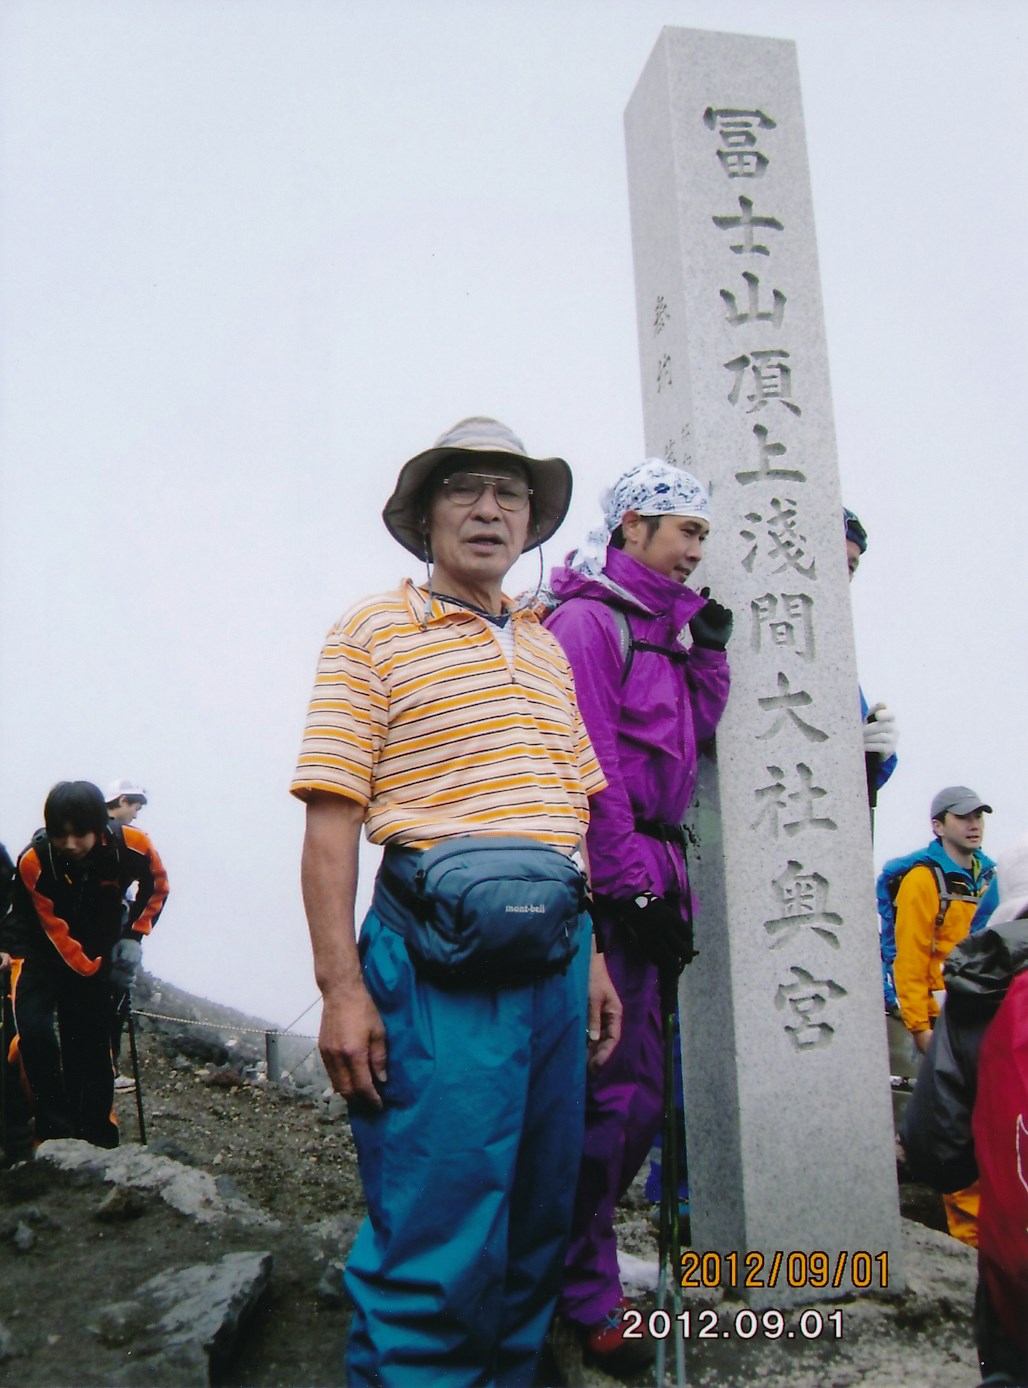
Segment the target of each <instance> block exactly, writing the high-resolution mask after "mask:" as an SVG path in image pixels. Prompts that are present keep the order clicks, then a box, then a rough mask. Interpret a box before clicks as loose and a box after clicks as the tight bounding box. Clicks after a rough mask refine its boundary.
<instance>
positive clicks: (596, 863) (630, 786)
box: [545, 547, 729, 898]
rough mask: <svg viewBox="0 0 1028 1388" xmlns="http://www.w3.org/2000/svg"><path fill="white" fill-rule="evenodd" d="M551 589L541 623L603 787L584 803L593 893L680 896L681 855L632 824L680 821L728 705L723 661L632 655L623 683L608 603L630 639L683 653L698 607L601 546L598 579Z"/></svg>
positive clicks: (567, 573) (669, 583) (571, 577)
mask: <svg viewBox="0 0 1028 1388" xmlns="http://www.w3.org/2000/svg"><path fill="white" fill-rule="evenodd" d="M550 587H551V589H552V591H553V593H554V595H555V597H557V599H558V600H559V602H560V606H559V607H557V608H556V609H555V610H554V611H553V612H552V613H551V614H550V615H549V616H548V617H547V618H546V623H545V624H546V626H547V627H549V629H550V630H551V631H552V632H553V634H554V636H556V638H557V640H558V641H559V642H560V644H561V646H562V647H563V648H564V651H565V653H566V655H567V657H568V660H569V661H570V663H571V668H572V670H573V672H574V676H575V691H576V694H577V697H578V706H579V708H580V709H581V712H582V717H583V719H584V720H585V726H586V728H587V729H588V732H589V737H590V739H591V741H592V744H593V747H594V748H595V750H596V755H597V757H598V758H599V760H600V765H601V766H602V767H603V774H604V775H605V776H606V778H607V788H606V790H602V791H600V793H599V794H598V795H594V796H593V797H592V798H591V799H590V801H589V809H590V821H589V834H588V838H587V845H588V849H589V861H590V866H591V870H592V882H593V887H594V889H595V890H596V891H597V892H599V893H602V894H605V895H607V896H614V897H622V898H624V897H628V896H631V895H633V894H634V893H636V892H639V891H652V892H654V893H656V894H657V895H660V894H661V893H663V892H665V891H667V890H669V889H675V888H677V889H679V890H681V891H684V889H685V873H684V869H683V864H682V855H681V849H679V848H678V847H671V846H669V845H667V844H665V843H663V842H661V841H660V840H659V839H655V838H652V837H651V836H649V835H647V834H641V833H638V832H637V831H636V829H635V821H636V819H646V820H657V821H659V822H660V823H663V824H681V823H682V821H683V820H684V818H685V814H686V810H687V809H688V807H689V804H690V802H691V800H692V797H693V792H694V790H695V788H696V774H697V769H696V747H697V743H700V742H703V741H704V740H705V739H707V738H709V737H710V736H711V735H712V734H713V732H714V729H715V728H716V727H717V724H718V720H719V719H720V717H721V714H722V713H723V712H724V707H725V704H726V702H727V700H728V685H729V675H728V659H727V657H726V656H725V654H724V652H723V651H708V650H701V649H699V648H697V647H694V648H693V649H692V650H691V651H690V652H689V658H688V660H687V661H686V662H684V663H683V662H680V661H676V660H670V659H668V658H667V657H666V656H664V655H661V654H659V653H657V652H653V651H642V650H636V651H635V652H634V653H633V656H632V661H631V668H630V670H629V674H628V678H627V680H624V682H622V676H623V673H624V670H625V663H626V660H625V655H624V653H623V648H622V632H621V630H620V629H619V626H618V622H617V619H616V618H615V617H614V615H613V613H612V612H611V611H610V607H609V604H614V605H616V606H618V607H620V608H621V609H622V610H623V611H624V612H625V614H626V616H627V618H628V623H629V627H630V629H631V632H632V637H633V640H635V641H647V642H653V644H655V645H659V646H664V647H668V648H670V649H672V650H684V649H685V647H684V646H682V645H681V644H680V643H679V641H678V636H679V633H680V632H682V631H683V630H684V629H685V627H686V625H687V623H688V622H689V621H690V620H691V619H692V618H693V617H694V616H695V615H696V613H697V612H699V610H700V609H701V608H702V607H703V605H704V602H705V601H706V600H705V599H704V598H701V597H700V595H699V594H698V593H696V592H694V591H693V590H692V589H691V588H687V587H685V586H683V585H682V584H681V583H679V582H678V581H677V580H676V579H672V578H666V577H665V576H664V575H663V574H659V573H656V572H655V571H654V570H653V569H649V568H647V567H646V565H645V564H640V563H639V561H638V560H636V559H633V558H631V556H630V555H627V554H625V553H624V551H623V550H619V549H612V548H610V547H608V549H607V558H606V561H605V563H604V571H603V576H602V577H600V578H591V577H589V576H588V575H585V574H581V573H576V572H575V571H574V570H572V569H568V568H566V567H563V568H560V569H555V570H554V572H553V576H552V578H551V580H550Z"/></svg>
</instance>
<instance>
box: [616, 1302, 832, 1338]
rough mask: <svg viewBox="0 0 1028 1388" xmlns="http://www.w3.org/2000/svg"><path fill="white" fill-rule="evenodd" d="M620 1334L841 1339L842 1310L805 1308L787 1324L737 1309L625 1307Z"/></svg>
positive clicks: (771, 1313) (775, 1315)
mask: <svg viewBox="0 0 1028 1388" xmlns="http://www.w3.org/2000/svg"><path fill="white" fill-rule="evenodd" d="M622 1325H623V1327H624V1329H623V1330H622V1335H623V1337H624V1338H625V1339H626V1340H641V1339H643V1337H644V1336H645V1335H647V1334H649V1335H650V1336H651V1337H652V1338H653V1339H654V1340H666V1339H668V1338H669V1336H672V1335H680V1336H681V1337H682V1339H683V1340H754V1339H761V1340H820V1339H825V1340H841V1339H842V1311H841V1310H838V1309H837V1310H834V1311H829V1312H827V1313H825V1312H823V1311H819V1310H817V1309H816V1307H812V1306H808V1307H807V1309H806V1310H805V1311H801V1312H800V1314H799V1316H798V1317H797V1319H796V1321H795V1322H794V1323H793V1322H790V1321H787V1320H786V1318H785V1315H784V1313H783V1312H781V1311H775V1310H767V1311H751V1310H750V1309H749V1307H747V1306H744V1307H742V1308H741V1309H740V1310H733V1311H728V1312H721V1313H719V1312H717V1311H714V1310H711V1309H709V1308H705V1309H704V1310H701V1311H679V1313H678V1314H677V1315H672V1314H671V1313H670V1312H669V1311H662V1310H657V1311H651V1312H650V1314H649V1315H648V1316H644V1315H643V1314H642V1312H641V1311H636V1310H632V1309H628V1308H626V1309H625V1311H624V1312H623V1313H622Z"/></svg>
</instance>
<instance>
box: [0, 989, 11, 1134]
mask: <svg viewBox="0 0 1028 1388" xmlns="http://www.w3.org/2000/svg"><path fill="white" fill-rule="evenodd" d="M10 996H11V974H10V970H9V969H2V970H0V1148H3V1150H4V1152H5V1153H6V1151H7V1045H8V1042H7V1008H8V999H9V998H10Z"/></svg>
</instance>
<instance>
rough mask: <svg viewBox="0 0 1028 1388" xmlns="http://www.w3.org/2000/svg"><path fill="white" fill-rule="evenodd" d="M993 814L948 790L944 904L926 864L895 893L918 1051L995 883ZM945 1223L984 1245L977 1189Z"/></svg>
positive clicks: (937, 831) (943, 798)
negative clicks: (956, 953)
mask: <svg viewBox="0 0 1028 1388" xmlns="http://www.w3.org/2000/svg"><path fill="white" fill-rule="evenodd" d="M991 813H992V806H991V805H987V804H986V803H985V801H984V800H982V798H981V796H979V795H976V794H975V792H974V791H973V790H971V789H970V788H969V787H968V786H947V787H946V788H945V789H944V790H940V791H939V793H938V795H936V797H935V799H934V800H933V801H932V808H931V817H932V832H933V834H934V835H935V843H934V844H933V845H932V847H931V849H930V850H929V852H930V854H931V857H932V859H933V861H938V863H939V865H940V867H941V868H942V871H943V874H944V880H945V883H946V894H947V896H948V897H949V898H950V899H949V900H948V901H944V900H943V899H942V896H941V895H940V891H939V879H938V877H937V875H936V873H935V872H934V871H933V870H932V868H931V867H929V866H928V864H927V863H920V864H918V865H917V866H916V867H912V868H911V869H910V871H909V872H908V873H907V874H906V876H905V877H904V878H903V881H902V882H901V883H900V886H899V890H898V891H897V893H896V960H895V963H894V964H893V978H894V980H895V984H896V997H897V999H898V1001H899V1006H900V1011H901V1013H902V1015H903V1023H904V1025H905V1026H906V1028H907V1031H908V1032H910V1035H911V1038H912V1040H913V1042H914V1045H915V1046H916V1047H917V1050H918V1051H919V1052H920V1053H921V1054H922V1055H923V1054H924V1052H925V1051H927V1049H928V1043H929V1041H930V1040H931V1036H932V1027H933V1026H934V1024H935V1020H936V1018H937V1017H938V1015H939V1002H940V1000H941V998H942V996H943V981H942V966H943V963H944V962H945V960H946V958H947V957H948V955H949V953H950V951H951V950H952V949H953V948H954V947H955V946H956V945H958V944H959V943H960V941H961V940H963V939H964V938H965V936H966V935H967V934H968V932H969V930H970V928H971V919H972V917H973V916H974V914H975V912H976V910H977V909H978V905H979V903H980V901H981V898H982V896H983V895H984V894H985V891H986V889H987V888H988V886H989V883H990V882H991V880H992V875H993V871H994V867H995V865H994V863H993V862H992V859H991V858H987V857H986V856H985V854H984V853H982V851H981V847H982V839H983V837H984V833H985V816H986V815H987V814H991ZM944 1203H945V1206H946V1221H947V1223H948V1225H949V1231H950V1233H951V1234H952V1235H953V1237H954V1238H957V1239H960V1240H961V1241H962V1242H964V1243H967V1244H970V1245H971V1246H972V1247H974V1248H976V1247H977V1246H978V1184H977V1182H975V1184H974V1185H973V1186H970V1187H969V1188H968V1189H967V1190H963V1191H955V1192H954V1193H953V1194H952V1195H947V1196H945V1197H944Z"/></svg>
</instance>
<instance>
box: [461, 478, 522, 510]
mask: <svg viewBox="0 0 1028 1388" xmlns="http://www.w3.org/2000/svg"><path fill="white" fill-rule="evenodd" d="M442 486H443V491H444V493H445V495H446V497H447V498H448V500H450V501H452V502H453V504H454V506H474V504H475V502H476V501H477V500H478V499H479V497H480V496H481V495H482V494H483V492H484V491H485V489H486V487H492V489H493V496H495V498H496V504H497V506H499V508H500V510H501V511H523V510H524V509H525V507H526V506H527V505H528V502H529V498H530V497H531V495H532V488H531V487H530V486H529V485H528V483H527V482H523V481H522V480H521V478H520V477H496V476H494V475H493V474H492V473H488V472H451V473H450V475H449V477H444V478H443V482H442Z"/></svg>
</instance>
